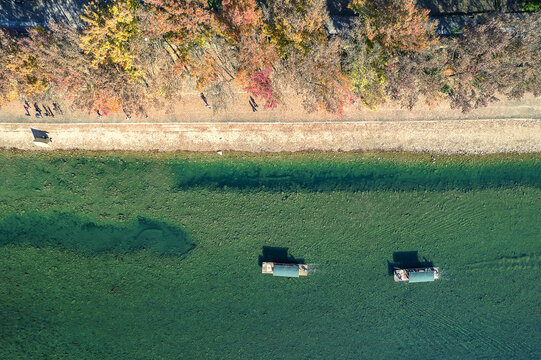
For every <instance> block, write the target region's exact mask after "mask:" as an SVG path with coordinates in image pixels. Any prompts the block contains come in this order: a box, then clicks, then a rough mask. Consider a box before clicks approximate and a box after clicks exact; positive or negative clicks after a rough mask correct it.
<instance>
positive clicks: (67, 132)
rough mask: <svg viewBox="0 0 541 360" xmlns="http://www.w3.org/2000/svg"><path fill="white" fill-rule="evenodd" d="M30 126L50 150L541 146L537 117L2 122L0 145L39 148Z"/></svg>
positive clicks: (474, 151) (470, 150)
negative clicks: (47, 136) (42, 134)
mask: <svg viewBox="0 0 541 360" xmlns="http://www.w3.org/2000/svg"><path fill="white" fill-rule="evenodd" d="M30 127H35V128H38V129H41V130H46V131H49V134H50V137H52V138H53V139H54V142H53V143H52V144H51V146H50V148H51V149H62V150H72V149H84V150H130V151H217V150H224V151H247V152H281V151H287V152H292V151H302V150H322V151H352V150H385V151H411V152H430V153H471V154H480V153H497V152H541V121H539V120H529V119H506V120H438V121H400V122H374V121H366V122H304V123H262V122H256V123H248V122H244V123H177V124H168V123H165V124H164V123H139V124H122V123H120V124H119V123H117V124H95V123H79V124H43V123H41V124H31V123H25V124H12V123H0V147H2V148H8V149H9V148H16V149H22V150H42V148H40V147H37V146H35V145H34V144H33V143H32V134H31V132H30Z"/></svg>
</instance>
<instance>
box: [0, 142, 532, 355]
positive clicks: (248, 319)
mask: <svg viewBox="0 0 541 360" xmlns="http://www.w3.org/2000/svg"><path fill="white" fill-rule="evenodd" d="M318 159H319V160H320V161H319V162H318ZM540 161H541V159H540V158H539V156H538V155H535V154H534V155H498V156H488V157H462V156H456V157H435V161H434V162H432V160H431V157H430V155H419V156H416V155H409V154H377V153H367V154H353V153H351V154H339V155H335V154H294V155H284V154H273V155H262V156H254V155H245V154H231V155H224V156H223V157H220V158H218V157H217V156H216V155H211V154H209V155H193V154H174V155H164V154H85V153H74V154H72V153H69V154H68V153H54V154H39V155H36V154H28V153H12V152H4V153H0V169H1V171H0V226H1V229H4V230H7V232H6V231H2V232H0V239H1V244H2V245H1V246H0V258H1V259H2V260H1V261H0V274H2V286H0V317H1V319H2V321H0V334H2V335H1V336H0V358H2V359H18V358H30V359H31V358H48V357H49V358H66V359H73V358H77V359H96V358H99V359H178V358H181V359H258V358H268V359H299V358H306V359H360V358H367V359H378V358H396V357H399V358H411V359H414V358H418V357H420V356H421V357H428V358H445V359H464V358H483V357H484V358H513V359H533V358H539V357H540V355H541V342H540V340H539V339H541V329H540V328H539V326H538V324H539V311H538V309H539V308H540V307H541V298H540V297H539V285H538V284H539V281H538V273H539V270H540V269H541V237H540V234H541V218H540V214H541V188H540V187H539V185H538V184H539V177H541V173H540V172H536V171H537V170H536V169H538V166H539V162H540ZM348 163H351V164H352V166H355V167H357V168H359V169H362V171H363V172H362V174H366V171H368V170H370V171H371V173H372V174H373V176H372V177H371V178H370V177H366V179H367V180H363V181H368V182H369V183H370V184H371V185H370V186H366V185H363V186H365V187H361V186H359V185H356V184H357V182H362V181H361V180H359V179H357V180H355V181H353V180H351V181H350V180H348V178H346V177H344V176H342V175H343V174H344V172H345V171H347V165H346V164H348ZM186 164H188V165H189V166H190V169H191V170H190V171H192V172H191V174H192V175H190V172H188V171H185V172H183V170H182V169H183V167H185V166H186ZM206 164H209V165H211V166H210V167H209V168H208V169H207V168H206V166H205V165H206ZM252 165H253V166H254V167H252ZM274 165H275V170H273V171H275V173H276V172H277V173H278V174H284V173H285V172H288V175H287V176H290V177H289V178H287V179H285V182H284V183H282V184H281V183H280V182H279V181H277V180H276V179H275V178H274V177H273V178H272V179H271V180H269V179H267V175H265V174H267V173H268V172H269V171H271V170H267V169H266V168H265V167H266V166H269V167H271V166H274ZM312 165H313V166H314V168H312V167H311V166H312ZM318 166H319V167H318ZM395 166H396V167H395ZM235 167H238V168H239V169H241V170H242V172H243V174H244V175H243V176H238V175H235V171H236V170H235V171H233V170H231V169H235ZM220 168H223V169H224V170H223V171H224V172H223V173H222V175H223V176H224V179H226V181H227V182H226V183H217V181H222V179H221V177H220V176H218V175H219V172H218V170H219V169H220ZM425 168H426V169H425ZM184 169H186V168H184ZM217 169H218V170H217ZM314 169H318V170H314ZM447 169H454V170H456V171H457V172H460V174H455V173H454V172H453V171H451V170H447ZM464 169H465V170H464ZM220 171H222V170H220ZM303 171H306V172H307V173H308V174H303ZM355 171H357V170H355ZM359 171H361V170H359ZM445 171H449V172H448V173H446V174H447V175H446V177H444V178H440V180H441V182H443V184H444V185H438V184H439V183H438V182H437V181H436V180H435V179H436V178H437V176H440V175H439V174H441V173H442V172H443V173H445ZM258 172H259V174H263V176H260V177H259V178H258V177H257V176H256V175H253V174H257V173H258ZM403 172H406V174H403ZM350 173H354V174H355V172H354V171H353V170H352V171H351V172H350ZM202 174H206V175H204V176H208V177H209V179H210V180H208V181H206V180H205V179H204V178H203V175H202ZM291 174H294V177H291ZM381 174H384V175H385V176H383V175H381ZM419 174H422V176H428V177H429V179H428V180H426V181H425V182H424V183H423V182H422V181H424V180H423V179H422V177H421V175H419ZM479 174H481V175H479ZM500 175H501V177H502V178H503V180H501V179H499V176H500ZM234 176H237V178H238V179H239V181H241V182H244V181H245V180H244V177H245V176H249V177H250V180H249V182H248V183H247V184H241V185H238V184H236V183H235V182H234V181H233V180H232V179H233V178H234ZM318 176H319V178H320V179H323V180H322V184H323V186H322V187H321V188H318V187H317V181H316V180H312V179H314V178H315V177H318ZM363 176H364V175H363ZM408 178H410V179H413V180H411V181H406V179H408ZM186 179H191V180H190V181H191V182H185V183H183V182H182V181H186ZM194 179H199V180H197V181H195V180H194ZM292 179H293V180H292ZM333 179H334V180H333ZM356 181H357V182H356ZM417 181H420V182H421V185H417V186H415V184H416V183H417ZM342 182H345V185H344V184H341V183H342ZM273 184H274V185H273ZM263 185H265V187H263ZM140 218H142V219H152V220H150V221H152V222H153V223H156V224H158V225H159V226H163V227H164V228H165V229H169V230H165V231H164V233H167V231H170V234H171V235H170V237H169V238H168V239H169V240H167V239H166V238H164V239H163V240H162V239H161V237H160V236H161V235H158V234H157V233H154V234H155V235H156V236H154V237H152V239H147V240H148V241H149V242H148V245H146V244H145V245H143V246H139V245H136V244H134V243H133V242H131V240H130V239H133V234H137V232H138V231H139V230H138V229H139V226H142V225H140V223H139V220H138V219H140ZM64 219H65V221H66V223H65V224H66V226H65V227H64V228H63V227H62V226H63V225H62V224H63V220H64ZM145 221H147V220H145ZM8 224H9V225H8ZM36 224H43V226H49V227H48V228H47V231H48V232H49V233H50V234H51V235H50V237H49V238H48V240H47V242H46V244H47V245H46V246H42V245H43V243H40V242H39V241H37V240H35V239H33V238H32V237H26V236H23V235H20V236H19V237H16V236H15V237H14V236H13V234H24V233H26V232H30V233H32V232H31V231H29V230H30V229H31V228H32V227H33V226H36ZM84 224H92V225H90V227H89V229H94V230H93V231H97V232H98V233H99V234H101V235H99V236H98V237H103V238H104V239H103V241H102V242H101V243H100V244H101V245H100V247H98V248H99V249H100V250H99V251H95V247H91V248H89V249H87V248H85V246H84V244H80V243H77V241H78V240H79V241H83V240H82V239H92V236H90V235H85V233H84V232H85V227H84ZM145 226H146V225H145ZM145 226H142V228H145ZM153 226H155V225H153ZM17 229H19V230H17ZM21 229H22V230H21ZM96 229H97V230H96ZM10 231H11V232H10ZM72 233H73V234H74V236H73V237H72V236H71V234H72ZM8 234H11V235H9V237H8ZM32 234H33V233H32ZM62 234H63V235H62ZM107 234H113V235H112V236H111V238H109V237H108V235H107ZM175 234H178V236H177V235H175ZM60 235H62V236H60ZM2 236H3V238H2ZM184 236H185V237H184ZM53 237H57V238H59V239H65V240H61V241H59V242H57V243H56V244H55V243H54V239H53ZM75 237H78V238H77V239H75ZM114 237H119V240H117V241H113V242H111V239H112V238H114ZM177 238H179V239H182V238H185V239H189V240H190V243H195V244H196V246H195V247H194V248H193V249H192V250H191V251H189V252H187V253H184V254H183V255H182V256H175V255H174V254H169V255H167V254H168V251H169V250H168V251H164V252H162V251H155V250H153V249H154V248H155V246H159V244H160V242H161V241H163V243H164V244H169V245H167V246H166V247H165V248H164V249H171V251H172V250H175V246H174V245H175V244H177V242H176V241H177V240H176V239H177ZM70 241H73V243H70ZM114 244H125V245H122V246H116V245H114ZM267 247H280V248H287V251H288V253H287V254H288V258H295V259H301V258H302V259H303V260H304V261H305V262H306V263H308V264H313V267H314V269H315V270H316V271H315V272H314V273H312V274H310V275H309V276H308V277H303V278H297V279H289V278H274V277H272V276H268V275H262V274H261V268H260V265H259V263H260V261H261V260H262V259H267V258H268V256H267V257H266V254H265V252H264V249H265V248H267ZM175 251H176V250H175ZM415 251H416V252H417V254H418V256H419V259H420V260H421V261H423V262H424V261H425V260H424V258H426V262H427V263H432V264H434V265H435V266H439V267H440V270H441V276H442V279H441V280H439V281H436V282H433V283H422V284H397V283H394V282H393V280H392V277H391V276H390V275H389V270H390V267H392V265H393V264H396V263H397V259H396V258H395V254H396V253H404V252H407V253H410V252H415ZM164 255H167V256H164ZM269 256H270V255H269ZM391 270H392V269H391Z"/></svg>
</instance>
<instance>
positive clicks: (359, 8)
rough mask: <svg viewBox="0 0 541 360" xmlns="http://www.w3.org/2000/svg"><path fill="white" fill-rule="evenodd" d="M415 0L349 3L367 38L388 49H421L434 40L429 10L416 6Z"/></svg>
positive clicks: (366, 0) (353, 1)
mask: <svg viewBox="0 0 541 360" xmlns="http://www.w3.org/2000/svg"><path fill="white" fill-rule="evenodd" d="M416 2H417V1H416V0H351V2H350V4H349V7H350V8H351V9H352V10H353V11H355V12H356V13H357V14H359V15H360V17H361V18H362V20H363V22H364V30H365V33H366V36H367V37H368V39H369V40H370V41H373V42H377V43H379V44H380V45H381V46H383V47H384V48H385V49H388V50H389V51H395V50H399V51H422V50H423V49H425V48H426V47H427V46H429V45H431V44H434V43H435V42H436V38H435V37H434V27H435V25H434V24H433V23H431V22H429V21H428V13H429V10H426V9H418V8H416Z"/></svg>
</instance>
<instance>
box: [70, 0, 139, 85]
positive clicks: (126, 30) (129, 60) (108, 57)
mask: <svg viewBox="0 0 541 360" xmlns="http://www.w3.org/2000/svg"><path fill="white" fill-rule="evenodd" d="M137 7H138V2H137V1H136V0H110V1H108V2H107V3H103V2H101V1H99V0H93V1H92V2H90V4H89V5H85V11H84V14H83V15H81V19H82V20H83V21H84V22H85V28H84V29H83V33H82V34H81V36H80V40H79V46H80V47H81V49H82V50H83V51H84V53H85V54H87V55H90V56H91V59H92V62H91V64H92V66H93V67H94V68H97V67H98V66H100V65H108V64H113V65H116V66H118V67H119V68H121V69H122V70H123V71H125V72H126V73H128V74H129V75H130V77H131V79H132V80H137V79H139V78H140V77H141V76H142V75H143V72H142V70H140V69H137V67H136V65H135V60H134V58H135V54H134V53H133V52H132V51H131V48H130V43H131V42H132V41H134V40H136V39H137V38H138V37H140V35H141V34H140V31H139V28H138V18H137V16H136V9H137Z"/></svg>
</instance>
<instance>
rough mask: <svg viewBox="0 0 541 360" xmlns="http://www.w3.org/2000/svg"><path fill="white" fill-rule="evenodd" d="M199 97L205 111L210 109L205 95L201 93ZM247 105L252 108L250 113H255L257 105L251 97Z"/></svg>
mask: <svg viewBox="0 0 541 360" xmlns="http://www.w3.org/2000/svg"><path fill="white" fill-rule="evenodd" d="M200 96H201V99H203V102H204V103H205V107H206V108H207V109H210V105H209V102H208V101H207V97H206V96H205V94H203V93H201V94H200ZM248 103H249V104H250V106H251V107H252V111H253V112H256V111H257V108H258V107H259V105H257V103H256V102H255V100H254V98H253V97H251V96H250V101H248Z"/></svg>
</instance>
